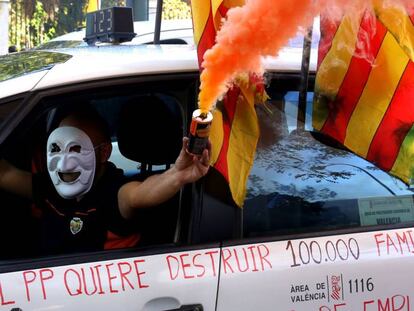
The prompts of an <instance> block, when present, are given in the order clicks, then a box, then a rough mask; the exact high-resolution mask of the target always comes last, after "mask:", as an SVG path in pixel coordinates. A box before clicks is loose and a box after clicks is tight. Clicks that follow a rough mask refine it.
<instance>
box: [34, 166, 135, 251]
mask: <svg viewBox="0 0 414 311" xmlns="http://www.w3.org/2000/svg"><path fill="white" fill-rule="evenodd" d="M125 182H126V180H125V177H124V175H123V171H122V170H120V169H117V168H116V167H115V165H113V164H112V163H108V167H107V169H106V171H105V173H104V175H103V176H102V177H101V178H100V179H99V180H98V181H97V182H96V184H94V185H93V186H92V188H91V190H90V191H89V192H88V193H87V194H85V196H84V197H83V198H82V199H81V200H79V201H77V200H76V199H64V198H62V197H60V196H59V194H58V193H57V192H56V190H55V188H54V186H53V184H52V181H51V180H50V177H49V174H48V173H47V172H46V173H42V174H34V175H33V196H34V202H35V205H36V207H38V208H39V209H40V210H41V216H40V227H41V245H40V248H41V252H42V254H51V253H67V252H75V251H94V250H102V249H104V247H105V243H106V242H107V238H108V232H111V234H115V235H116V236H120V237H126V236H130V235H131V234H132V233H133V228H131V227H132V226H131V225H130V223H129V222H128V221H127V220H125V219H124V218H123V217H122V216H121V214H120V211H119V208H118V191H119V189H120V187H121V186H122V185H123V184H124V183H125Z"/></svg>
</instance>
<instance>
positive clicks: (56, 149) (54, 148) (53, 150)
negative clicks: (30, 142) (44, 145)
mask: <svg viewBox="0 0 414 311" xmlns="http://www.w3.org/2000/svg"><path fill="white" fill-rule="evenodd" d="M50 152H51V153H56V152H60V147H59V145H58V144H56V143H53V144H52V146H51V147H50Z"/></svg>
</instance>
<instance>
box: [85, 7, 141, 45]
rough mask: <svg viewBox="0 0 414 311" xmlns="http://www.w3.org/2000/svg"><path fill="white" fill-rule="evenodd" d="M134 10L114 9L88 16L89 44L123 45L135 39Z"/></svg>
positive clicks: (87, 36) (87, 31)
mask: <svg viewBox="0 0 414 311" xmlns="http://www.w3.org/2000/svg"><path fill="white" fill-rule="evenodd" d="M135 35H136V34H135V33H134V21H133V14H132V8H129V7H113V8H108V9H103V10H98V11H95V12H91V13H88V14H87V15H86V37H85V38H84V40H85V41H86V42H87V43H88V44H94V43H95V42H110V43H122V42H126V41H131V40H132V38H134V37H135Z"/></svg>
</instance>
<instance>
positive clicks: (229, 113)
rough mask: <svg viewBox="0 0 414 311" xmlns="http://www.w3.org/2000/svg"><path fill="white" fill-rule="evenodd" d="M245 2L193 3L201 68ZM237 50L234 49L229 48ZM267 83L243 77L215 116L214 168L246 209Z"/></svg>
mask: <svg viewBox="0 0 414 311" xmlns="http://www.w3.org/2000/svg"><path fill="white" fill-rule="evenodd" d="M243 4H244V0H192V1H191V7H192V14H193V26H194V39H195V42H196V44H197V54H198V61H199V65H200V68H201V70H202V62H203V55H204V53H205V52H206V51H207V50H208V49H209V48H211V47H212V46H213V45H214V43H215V37H216V33H217V31H218V30H219V28H220V25H221V22H222V20H223V18H225V16H226V14H227V11H228V10H229V9H230V8H231V7H234V6H240V5H243ZM229 48H234V47H229ZM265 99H266V95H265V92H264V87H263V81H262V79H261V78H258V77H256V76H254V75H247V74H246V76H244V77H242V76H240V77H239V79H238V82H237V86H236V85H234V86H233V87H232V88H230V90H229V91H228V92H227V94H226V95H225V96H224V98H223V100H222V101H221V102H219V103H218V104H217V106H216V109H215V110H214V112H213V123H212V127H211V134H210V139H211V143H212V155H211V165H212V166H213V167H214V168H215V169H217V170H218V171H219V172H220V173H221V174H222V175H223V176H224V178H225V179H226V181H227V182H228V183H229V187H230V191H231V194H232V197H233V200H234V202H235V203H236V204H237V205H238V206H242V205H243V202H244V198H245V196H246V182H247V178H248V176H249V173H250V169H251V167H252V165H253V160H254V154H255V151H256V145H257V141H258V138H259V126H258V120H257V115H256V111H255V108H254V104H255V103H256V102H258V101H264V100H265Z"/></svg>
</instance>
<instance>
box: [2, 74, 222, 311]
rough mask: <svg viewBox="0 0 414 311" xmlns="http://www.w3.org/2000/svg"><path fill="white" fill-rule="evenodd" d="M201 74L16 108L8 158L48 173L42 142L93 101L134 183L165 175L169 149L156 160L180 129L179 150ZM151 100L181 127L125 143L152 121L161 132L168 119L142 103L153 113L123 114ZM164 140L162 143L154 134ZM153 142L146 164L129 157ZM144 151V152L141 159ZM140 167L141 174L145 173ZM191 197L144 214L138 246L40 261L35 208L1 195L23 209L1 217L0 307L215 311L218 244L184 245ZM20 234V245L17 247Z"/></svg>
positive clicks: (77, 90) (107, 85)
mask: <svg viewBox="0 0 414 311" xmlns="http://www.w3.org/2000/svg"><path fill="white" fill-rule="evenodd" d="M197 76H198V74H197V73H195V74H182V75H169V76H167V77H165V76H162V75H156V76H150V77H147V78H145V77H138V78H136V77H127V78H122V79H112V80H105V81H103V82H102V81H94V82H90V83H89V82H88V83H81V84H76V85H68V86H65V87H59V88H53V89H51V90H41V91H38V92H35V93H31V94H29V95H28V96H27V97H26V98H25V101H24V102H23V103H22V104H21V106H20V107H24V109H21V110H19V111H18V112H17V113H16V114H15V115H14V117H13V118H14V122H13V123H10V124H12V125H10V126H8V127H7V128H6V129H4V133H2V134H3V136H2V137H3V140H2V141H1V147H2V148H1V150H2V157H4V158H6V159H7V160H9V161H10V162H12V163H13V164H14V165H15V166H18V167H19V168H21V169H22V170H32V172H33V170H34V169H35V170H42V169H44V165H45V163H44V161H45V159H44V150H45V145H44V143H45V139H46V138H47V134H48V133H49V132H50V130H51V129H53V128H54V126H56V116H57V115H59V113H60V111H65V110H66V109H70V108H71V106H72V105H73V103H79V102H82V103H83V102H85V101H88V102H89V103H90V104H92V105H94V106H95V108H96V109H97V111H98V112H99V113H100V114H101V115H102V117H104V118H106V119H107V121H108V122H109V124H110V130H111V136H112V145H113V150H114V152H113V154H112V158H111V160H112V161H113V162H114V163H117V164H118V165H120V166H121V167H122V168H123V169H124V173H125V175H126V176H127V177H128V178H135V177H142V176H148V175H150V174H153V173H160V172H163V171H164V170H165V169H167V168H168V165H169V164H170V163H162V162H160V161H162V159H163V157H164V156H165V155H169V152H168V150H164V151H165V152H164V153H163V154H161V155H160V152H159V148H160V147H162V144H160V142H161V140H160V139H162V138H163V137H164V138H165V137H166V135H169V133H175V134H177V131H176V130H178V131H181V132H178V134H179V141H178V142H175V143H178V144H179V145H181V143H182V142H181V141H182V140H181V139H182V135H184V132H185V131H186V128H187V124H188V116H189V115H191V111H192V110H193V109H194V105H195V98H196V97H195V92H196V91H197V82H196V78H197ZM148 93H151V94H153V95H154V96H157V97H158V98H159V99H161V100H162V101H163V102H164V103H165V104H166V105H167V106H168V108H169V109H167V110H166V111H169V112H171V113H175V114H173V115H178V116H179V117H180V118H181V121H180V122H175V123H174V122H173V123H171V124H173V125H176V126H177V127H178V128H174V129H173V128H169V131H168V132H169V133H165V132H163V131H160V132H159V133H157V134H155V133H154V132H152V131H149V130H148V131H147V132H141V133H136V132H135V131H133V130H132V128H131V131H130V132H129V133H128V132H127V133H126V134H125V135H124V136H127V137H126V140H125V141H122V142H121V140H120V139H119V138H120V137H119V136H118V135H120V134H119V133H120V132H119V128H120V126H121V125H122V126H124V127H125V124H132V125H131V126H133V125H134V124H141V123H145V122H147V121H151V120H152V121H153V123H154V124H155V125H156V124H157V121H159V120H160V118H161V116H160V114H161V113H162V112H161V111H159V110H157V113H156V114H153V113H151V112H148V110H145V109H146V108H145V103H140V104H139V107H140V109H141V108H142V109H144V110H145V111H147V112H148V113H147V114H137V115H134V118H131V120H129V121H126V122H124V121H125V120H124V119H122V116H123V115H127V116H128V114H129V115H130V113H129V112H130V111H129V110H128V111H126V112H125V113H123V112H122V109H123V108H124V106H125V107H127V106H128V105H129V103H130V102H131V101H132V102H134V103H135V101H136V100H140V99H142V98H143V96H145V98H146V97H147V96H148ZM137 105H138V104H137ZM190 110H191V111H190ZM167 119H168V118H167ZM17 120H19V122H17ZM128 122H129V123H128ZM147 123H148V124H150V123H151V122H147ZM128 126H129V125H128ZM127 129H128V128H127ZM161 129H163V128H161ZM158 134H160V135H164V136H162V137H156V136H154V135H158ZM134 135H135V136H134ZM151 135H153V136H151ZM148 138H150V139H152V140H153V142H152V144H153V146H154V148H155V150H156V153H155V154H151V152H145V153H144V155H140V156H143V157H144V158H145V162H146V163H138V162H137V160H136V158H133V159H129V158H128V156H129V154H131V152H132V153H133V152H135V151H136V150H135V149H134V148H133V146H131V144H133V143H134V144H135V143H136V144H143V140H144V139H148ZM122 144H123V145H124V147H122V146H121V145H122ZM140 146H142V147H145V144H144V145H140ZM123 148H124V149H123ZM125 148H126V149H125ZM157 148H158V149H157ZM147 149H148V148H138V151H137V152H140V151H141V150H144V151H147ZM125 150H127V151H125ZM178 151H179V149H178ZM125 152H127V153H125ZM125 154H126V155H125ZM152 155H154V156H157V161H154V162H151V156H152ZM160 159H161V160H160ZM167 160H168V161H170V158H168V159H167ZM167 160H166V161H167ZM144 167H145V172H144V173H145V174H144V175H141V174H143V173H142V170H143V169H144ZM135 175H136V176H135ZM192 192H193V190H192V187H191V186H190V187H188V189H186V190H185V191H184V192H183V193H181V194H179V195H178V196H177V200H176V201H174V202H172V204H174V205H170V206H169V208H170V210H167V209H158V210H156V211H155V212H154V213H148V214H145V215H144V214H142V215H141V216H142V217H143V218H145V219H139V220H137V226H141V225H142V226H143V227H142V231H141V232H140V234H141V235H142V240H141V242H142V243H138V244H137V245H136V246H134V247H129V248H116V249H112V250H103V251H94V252H79V253H62V254H54V255H47V254H42V253H40V252H39V250H38V249H37V248H36V245H37V242H38V241H37V239H38V237H39V227H38V223H37V221H36V219H35V218H31V217H32V216H33V217H34V214H33V213H32V211H33V209H32V207H33V206H32V203H31V202H30V201H27V200H22V199H21V198H19V197H16V196H14V195H11V194H8V193H6V192H4V191H2V192H0V196H1V198H2V207H4V208H5V209H6V208H7V209H10V210H15V211H18V212H16V213H12V214H11V215H8V214H7V215H8V216H7V217H6V218H3V220H4V222H3V225H2V232H3V236H2V239H3V245H4V246H6V247H4V248H3V249H2V252H1V258H0V309H1V310H46V309H47V310H50V309H53V310H86V309H90V308H97V309H99V310H116V309H120V310H215V305H216V297H217V286H218V275H219V258H220V256H219V252H220V248H219V243H205V244H199V245H190V244H189V243H188V240H189V239H188V235H189V234H190V233H189V232H190V228H191V226H190V216H189V215H191V210H192V208H193V205H192V199H191V198H192ZM23 211H24V212H23ZM170 212H172V213H170ZM146 217H148V218H146ZM20 225H23V226H20ZM144 227H145V228H144ZM16 235H18V236H19V237H20V236H21V237H22V238H19V239H14V237H15V236H16ZM145 236H146V237H145ZM13 241H15V243H17V245H14V243H13ZM9 245H12V246H13V248H11V247H10V248H9V247H7V246H9Z"/></svg>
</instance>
